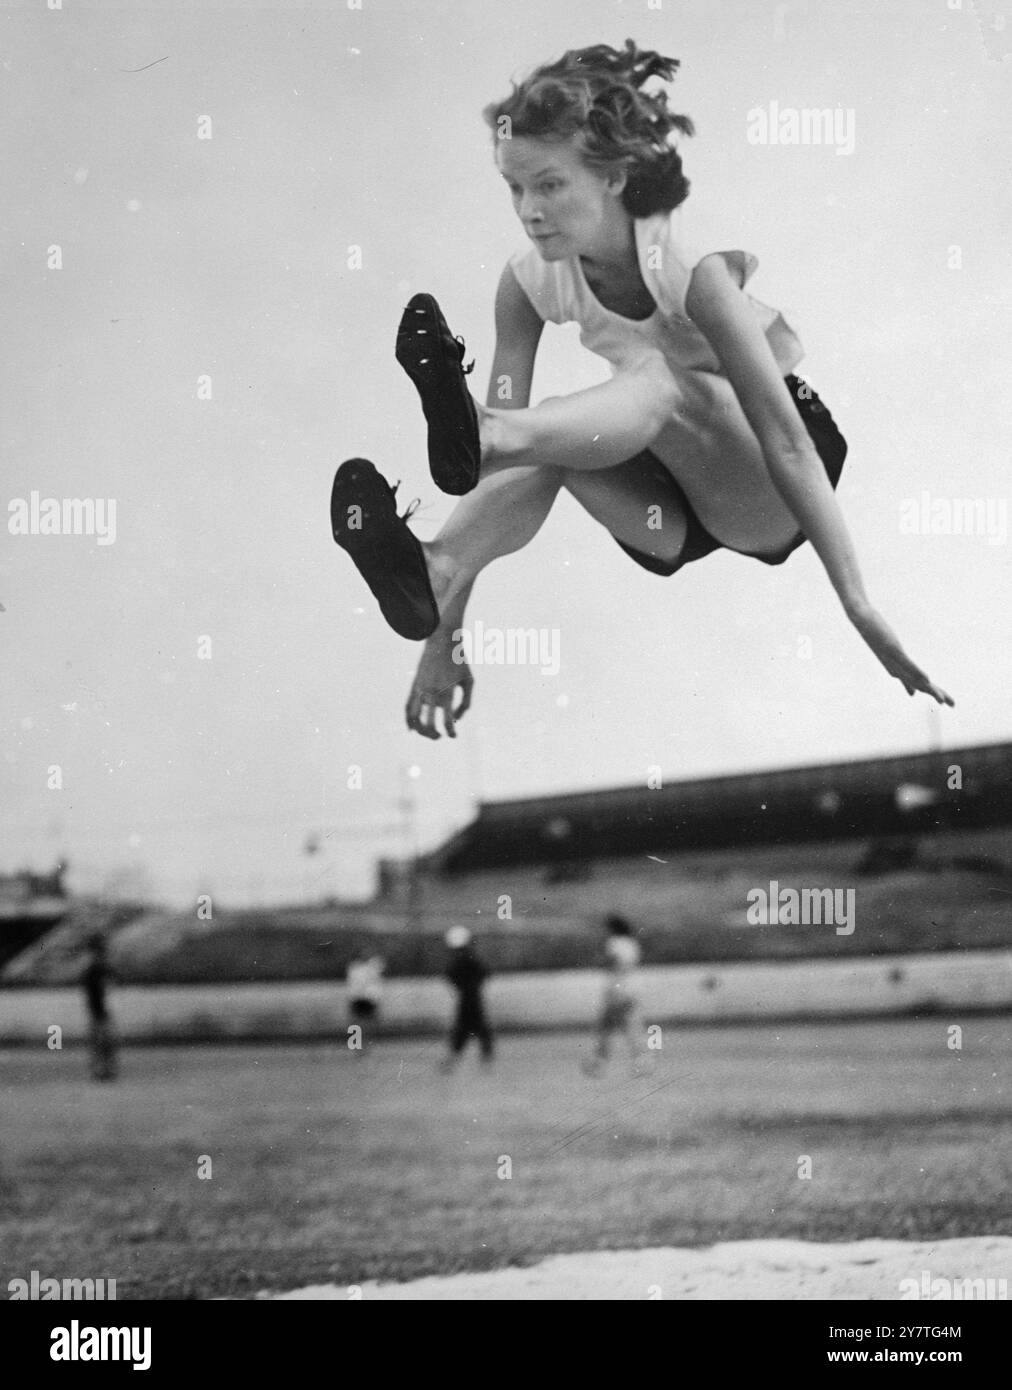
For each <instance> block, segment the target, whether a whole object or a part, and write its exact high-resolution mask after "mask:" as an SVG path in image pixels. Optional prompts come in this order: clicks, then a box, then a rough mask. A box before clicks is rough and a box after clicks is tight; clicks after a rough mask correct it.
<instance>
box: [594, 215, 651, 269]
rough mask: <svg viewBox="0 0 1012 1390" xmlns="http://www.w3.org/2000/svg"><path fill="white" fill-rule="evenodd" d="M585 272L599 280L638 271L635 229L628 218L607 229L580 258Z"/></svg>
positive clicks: (631, 220)
mask: <svg viewBox="0 0 1012 1390" xmlns="http://www.w3.org/2000/svg"><path fill="white" fill-rule="evenodd" d="M580 261H581V263H582V264H583V266H584V268H585V269H586V270H589V271H590V272H591V274H592V275H594V276H596V277H597V278H599V279H605V280H607V279H611V278H618V277H621V276H623V275H628V274H629V273H630V272H632V271H635V270H638V269H639V260H638V257H637V255H636V227H635V224H634V222H633V219H632V218H631V217H629V216H626V217H625V218H623V220H622V221H621V222H620V223H617V224H616V225H615V226H614V227H613V228H608V229H607V230H606V232H605V235H604V236H602V238H601V241H600V243H598V244H597V245H595V246H594V248H593V250H592V251H590V252H588V253H587V254H585V255H583V256H581V257H580Z"/></svg>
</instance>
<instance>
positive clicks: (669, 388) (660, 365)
mask: <svg viewBox="0 0 1012 1390" xmlns="http://www.w3.org/2000/svg"><path fill="white" fill-rule="evenodd" d="M636 371H637V373H638V374H639V376H640V377H641V378H642V380H643V381H644V383H645V384H646V387H647V389H648V391H649V393H650V404H651V406H652V407H653V409H654V410H655V412H656V415H657V419H658V427H659V426H660V425H661V424H663V422H664V421H665V420H666V419H667V417H668V416H669V415H670V414H671V413H672V411H673V410H674V409H675V407H676V406H677V405H678V402H679V399H680V398H681V391H680V390H679V386H678V383H677V381H676V380H675V378H674V377H673V376H672V374H671V371H670V369H669V367H668V364H667V363H666V362H665V360H664V358H663V357H662V356H661V354H660V353H659V352H657V353H651V355H650V356H649V357H645V358H644V359H643V361H642V362H640V363H638V364H637V367H636Z"/></svg>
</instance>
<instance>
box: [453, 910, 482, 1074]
mask: <svg viewBox="0 0 1012 1390" xmlns="http://www.w3.org/2000/svg"><path fill="white" fill-rule="evenodd" d="M446 944H447V946H448V947H449V948H450V959H449V962H448V963H447V967H446V978H447V979H448V980H449V981H450V984H451V985H452V986H453V988H454V989H455V990H456V991H457V1013H456V1017H455V1018H454V1021H453V1027H452V1028H451V1030H450V1040H449V1041H450V1052H449V1055H448V1056H447V1057H446V1058H445V1059H444V1061H443V1069H444V1071H452V1070H453V1068H454V1066H455V1065H456V1063H457V1059H458V1058H459V1057H460V1054H461V1053H462V1052H463V1050H464V1048H465V1047H466V1046H467V1040H468V1038H477V1039H478V1045H479V1047H480V1048H481V1059H482V1062H483V1063H484V1064H485V1065H486V1066H487V1065H489V1064H490V1063H491V1061H492V1054H493V1051H494V1043H493V1039H492V1029H491V1028H490V1027H489V1022H488V1017H487V1016H486V1013H485V1001H484V999H483V998H482V988H483V986H484V983H485V981H486V980H487V979H488V970H487V969H486V967H485V965H484V964H483V963H482V961H481V960H480V959H479V957H478V953H477V951H476V950H475V948H474V944H473V942H472V940H471V933H470V932H469V931H468V929H467V927H461V926H454V927H451V928H450V930H449V931H448V932H447V933H446Z"/></svg>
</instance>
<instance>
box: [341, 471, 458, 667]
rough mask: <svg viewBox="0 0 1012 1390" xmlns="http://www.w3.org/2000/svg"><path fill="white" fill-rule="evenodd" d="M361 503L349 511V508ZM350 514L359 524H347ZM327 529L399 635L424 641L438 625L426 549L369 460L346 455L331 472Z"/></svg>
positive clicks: (411, 639) (437, 613) (437, 611)
mask: <svg viewBox="0 0 1012 1390" xmlns="http://www.w3.org/2000/svg"><path fill="white" fill-rule="evenodd" d="M353 507H357V508H359V509H360V510H359V512H358V513H357V515H356V514H353V513H352V512H351V508H353ZM353 515H355V519H356V520H357V521H358V522H359V525H357V526H353V525H351V524H350V522H351V520H352V517H353ZM330 529H331V533H332V535H333V537H334V540H335V541H336V543H337V544H338V545H339V546H340V547H341V549H342V550H344V551H346V552H347V553H348V554H349V555H350V556H351V559H352V561H353V562H354V564H355V568H356V569H357V570H358V572H359V574H360V575H361V576H362V578H363V579H364V580H365V582H366V583H367V584H368V586H369V589H370V591H371V592H372V595H373V597H374V598H375V599H376V601H377V603H378V604H379V606H380V612H381V613H382V614H383V616H384V618H385V619H386V621H387V622H388V623H389V624H390V626H391V627H392V628H393V630H394V632H396V633H397V635H398V636H399V637H406V638H407V639H408V640H409V641H412V642H422V641H424V640H425V639H426V638H427V637H431V636H432V634H433V633H434V632H435V630H436V628H437V627H438V626H439V609H438V607H437V605H436V600H435V596H434V595H433V592H432V585H431V584H430V582H429V572H428V568H427V566H426V564H425V553H424V551H423V550H422V547H421V544H420V543H419V541H418V538H417V537H416V536H415V535H413V534H412V532H411V530H410V529H409V527H408V525H407V523H406V522H405V521H404V520H403V518H402V517H399V516H398V515H397V508H396V505H395V504H394V501H393V498H392V496H391V492H390V487H389V486H388V484H387V483H386V482H385V481H384V479H383V477H382V475H381V474H380V473H379V472H378V470H377V469H376V467H375V466H374V465H373V464H372V463H370V462H369V460H368V459H347V460H346V461H345V462H344V463H342V464H341V467H340V468H339V469H338V470H337V473H336V474H335V476H334V485H333V487H332V489H331V493H330Z"/></svg>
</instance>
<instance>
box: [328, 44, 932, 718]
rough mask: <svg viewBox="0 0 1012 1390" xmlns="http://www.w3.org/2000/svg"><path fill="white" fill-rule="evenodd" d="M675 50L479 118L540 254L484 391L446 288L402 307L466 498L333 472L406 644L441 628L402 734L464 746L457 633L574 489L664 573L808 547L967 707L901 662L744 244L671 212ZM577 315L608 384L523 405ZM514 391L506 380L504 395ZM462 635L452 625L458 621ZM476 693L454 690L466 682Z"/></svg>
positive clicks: (823, 436) (337, 496)
mask: <svg viewBox="0 0 1012 1390" xmlns="http://www.w3.org/2000/svg"><path fill="white" fill-rule="evenodd" d="M677 67H678V61H677V60H676V59H674V58H664V57H662V56H661V55H660V54H658V53H654V52H651V51H643V50H639V49H637V48H636V46H635V45H634V44H633V42H632V41H631V40H629V41H628V42H627V43H626V46H625V49H624V50H621V51H620V50H617V49H613V48H610V47H608V46H607V45H604V44H601V45H597V46H595V47H593V48H584V49H577V50H573V51H571V52H569V53H566V54H565V56H564V57H562V58H561V59H560V60H559V61H558V62H556V63H552V64H549V65H547V66H545V67H541V68H538V69H537V71H536V72H534V73H533V74H532V75H531V76H530V77H528V78H527V79H526V81H524V82H522V83H521V84H520V85H519V86H514V90H513V92H512V94H511V95H510V96H508V97H507V98H506V99H505V100H504V101H502V102H499V103H497V104H495V105H493V106H490V107H488V108H487V109H486V111H485V113H484V114H485V119H486V120H487V122H488V124H489V126H490V127H491V129H492V132H493V145H494V149H495V160H496V164H497V166H498V168H499V172H500V173H501V174H502V177H503V179H504V180H505V182H506V185H507V187H508V189H509V192H510V196H511V198H512V200H513V208H514V211H515V212H516V214H517V216H518V217H519V219H520V221H521V224H522V225H523V229H524V231H525V232H526V234H527V236H528V238H529V239H530V242H531V246H530V248H529V249H528V250H527V251H526V252H520V253H518V254H517V255H515V256H513V257H512V258H511V259H510V261H509V262H508V264H507V265H506V268H505V269H504V271H503V273H502V276H501V278H500V281H499V288H498V291H497V293H496V301H495V325H496V346H495V356H494V359H493V362H492V374H491V384H490V387H489V393H488V405H487V406H482V405H480V404H479V403H478V402H477V401H475V400H474V398H473V397H472V396H471V394H470V392H469V391H468V389H467V383H466V379H465V375H466V373H467V372H468V371H469V370H470V368H469V367H465V366H464V365H463V359H464V355H465V351H464V344H463V342H462V340H460V339H459V338H456V337H454V335H453V334H452V333H451V332H450V330H449V329H448V327H447V325H446V323H445V321H444V319H443V316H442V314H441V313H440V310H439V306H438V304H437V303H436V301H435V300H434V299H433V297H432V296H431V295H428V294H418V295H415V296H414V298H413V299H412V300H411V301H410V303H409V304H408V307H407V308H406V310H405V311H404V315H403V317H402V319H401V324H400V328H399V330H398V333H397V348H396V356H397V360H398V362H399V363H400V364H401V366H402V367H403V368H404V370H405V371H406V372H407V374H408V376H409V377H410V378H411V380H412V381H413V382H414V385H415V387H416V388H417V390H418V393H419V395H420V397H421V403H422V410H423V412H424V415H425V419H426V422H427V426H428V454H429V466H430V469H431V472H432V477H433V479H434V481H435V482H436V484H437V486H439V487H440V488H442V490H443V491H444V492H448V493H454V494H457V495H461V494H467V495H466V497H465V498H464V500H463V501H461V502H460V503H458V505H457V507H456V508H455V509H454V511H453V513H452V514H451V516H450V517H449V519H448V521H447V522H446V524H445V526H444V527H443V529H442V530H441V531H440V533H439V535H438V536H436V538H435V539H434V540H431V541H427V542H421V541H419V540H418V539H417V537H415V536H414V535H413V533H412V532H411V530H410V529H409V527H408V525H407V518H408V515H410V510H409V513H408V514H407V515H405V516H403V517H402V516H399V515H398V513H397V506H396V501H395V497H394V489H393V488H392V487H391V486H390V485H389V484H388V483H387V482H386V481H385V480H384V479H383V478H382V477H381V475H380V474H379V473H378V472H377V470H376V469H375V468H374V467H373V465H372V464H371V463H369V462H368V461H367V460H365V459H349V460H348V461H347V462H346V463H344V464H342V465H341V467H340V468H339V469H338V472H337V476H336V478H335V480H334V489H333V493H332V498H331V523H332V527H333V533H334V539H335V540H336V541H337V543H338V545H340V546H342V547H343V548H344V549H345V550H347V551H348V553H349V555H350V556H351V558H352V560H353V561H354V562H355V564H356V566H357V567H358V569H359V571H360V573H361V574H362V576H363V578H364V579H365V580H366V582H367V584H368V585H369V587H370V589H371V590H372V592H373V594H374V595H375V597H376V598H377V600H378V601H379V605H380V608H381V610H382V612H383V615H384V617H385V618H386V620H387V622H388V623H389V624H390V625H391V627H393V628H394V630H395V631H396V632H398V633H400V634H401V636H403V637H408V638H412V639H415V640H425V644H426V645H425V649H424V652H423V654H422V660H421V663H420V665H419V668H418V672H417V675H416V676H415V680H414V684H413V686H412V688H411V693H410V695H409V698H408V704H407V711H406V713H407V722H408V727H409V728H411V729H414V730H416V731H417V732H418V733H420V734H423V735H424V736H425V737H426V738H439V737H440V729H439V727H438V725H437V718H436V711H437V710H441V711H442V723H443V731H444V732H445V733H446V734H448V735H449V736H450V737H451V738H453V737H455V736H456V728H455V725H456V722H457V720H459V719H460V717H461V715H462V714H463V713H464V711H465V710H466V709H467V708H468V706H469V704H470V700H471V687H472V685H473V678H472V676H471V673H470V671H469V670H468V668H467V666H466V665H465V664H463V663H462V662H461V661H460V659H459V658H460V644H459V640H458V639H455V638H454V632H455V631H458V630H459V629H461V628H462V627H463V621H464V609H465V606H466V604H467V600H468V597H469V595H470V592H471V588H472V586H473V584H474V581H475V578H476V577H477V575H478V574H479V573H480V572H481V570H483V569H484V568H485V566H486V565H488V564H489V563H490V562H491V561H492V560H495V559H497V558H498V557H499V556H501V555H509V554H511V553H512V552H513V551H516V550H519V549H521V547H523V546H525V545H526V544H527V542H528V541H530V540H531V539H532V538H533V537H534V535H535V534H536V533H537V531H538V529H539V527H540V526H541V524H542V522H543V521H544V520H545V517H546V516H547V515H548V513H549V511H550V510H551V507H552V503H553V502H554V500H555V496H556V494H557V493H558V491H559V489H560V488H566V489H567V491H569V492H570V493H571V494H572V495H573V496H574V497H575V498H576V499H577V501H578V502H580V503H581V505H582V506H583V507H584V508H585V509H586V510H587V511H588V512H589V513H590V515H591V516H592V517H594V518H595V519H596V520H597V521H599V522H600V523H601V524H602V525H603V526H604V527H605V528H606V529H607V530H608V531H610V532H611V534H612V536H613V537H614V538H615V540H616V541H617V542H618V544H619V545H620V546H621V547H622V549H623V550H624V551H625V552H626V553H627V554H628V555H629V556H630V557H631V559H633V560H635V562H636V563H637V564H639V565H642V566H643V567H644V568H645V569H647V570H649V571H651V573H653V574H658V575H672V574H674V573H675V572H676V571H677V570H679V569H681V567H682V566H683V565H686V564H689V563H690V562H691V561H693V560H698V559H700V558H701V557H703V556H704V555H708V554H710V553H711V552H712V551H714V550H719V549H720V548H721V547H726V548H727V549H729V550H735V551H738V553H739V554H742V555H749V556H752V557H753V558H755V559H757V560H761V561H763V563H764V564H768V565H779V564H781V563H782V562H783V561H784V560H786V559H787V557H788V556H789V555H790V554H791V553H792V552H793V551H794V550H796V549H797V548H798V546H800V545H802V544H803V543H804V541H805V540H806V539H807V540H809V541H811V543H812V545H813V546H814V547H815V550H816V552H817V554H818V556H819V559H820V560H821V561H822V564H823V566H824V567H825V570H826V573H827V575H828V576H829V580H830V583H831V584H832V585H833V588H834V589H835V590H836V592H837V595H838V596H839V599H840V602H841V603H842V604H843V608H844V611H845V612H846V614H847V616H848V618H849V619H850V621H851V622H852V623H853V624H854V626H855V627H856V629H857V631H858V632H859V633H860V634H861V636H862V637H863V638H864V640H865V642H866V643H867V644H868V646H869V647H870V648H871V650H872V651H873V652H874V653H875V655H876V656H877V657H878V659H879V661H880V662H881V663H882V665H883V666H884V667H885V668H886V670H887V671H888V672H889V673H890V675H892V676H895V677H896V679H897V680H899V681H900V682H901V683H902V684H903V686H904V687H905V688H906V690H907V692H908V693H909V694H911V695H912V694H913V693H914V692H915V691H917V690H922V691H924V692H926V693H927V694H928V695H930V696H932V697H933V698H934V699H935V700H937V701H938V702H939V703H940V704H947V705H951V704H952V703H953V702H952V700H951V698H950V697H949V696H948V695H947V694H946V693H945V691H944V690H941V689H939V687H938V686H936V685H934V684H932V682H931V681H930V680H929V679H928V677H927V676H926V675H925V674H924V672H923V671H922V670H920V668H919V667H918V666H916V665H915V664H914V662H913V661H911V660H910V658H909V657H908V656H907V655H906V653H905V652H904V650H903V648H902V646H901V645H900V643H899V641H898V639H897V638H896V636H895V634H894V633H893V632H892V631H891V629H890V628H889V627H888V626H887V624H886V623H885V621H884V620H883V618H882V617H881V615H880V614H879V613H878V612H877V611H876V609H875V608H874V607H873V606H872V605H871V603H870V602H869V600H868V598H867V596H866V594H865V591H864V585H863V584H862V581H861V575H860V571H859V569H858V564H857V557H856V555H855V553H854V547H853V545H852V544H851V541H850V537H849V535H848V533H847V528H846V525H845V524H844V520H843V515H842V513H841V511H840V507H839V505H838V503H837V500H836V497H835V494H834V489H835V487H836V484H837V481H838V479H839V476H840V471H841V468H842V466H843V460H844V456H845V455H846V452H847V445H846V442H845V441H844V439H843V437H842V435H841V434H840V432H839V430H838V429H837V428H836V426H835V424H834V423H833V420H832V417H831V416H830V414H829V412H828V411H827V409H826V407H825V406H824V405H823V404H822V402H821V401H820V400H819V398H818V396H817V395H816V394H815V392H814V391H813V390H811V388H810V387H809V386H807V384H806V383H804V382H803V381H801V380H800V379H799V378H798V377H797V376H795V375H794V374H793V372H794V368H795V367H796V366H797V365H798V363H799V361H800V360H801V357H802V355H803V352H802V348H801V344H800V342H799V341H798V339H797V337H796V336H795V334H794V333H793V331H792V330H791V328H790V327H789V326H788V324H787V323H786V322H785V321H784V319H783V318H782V317H781V315H780V314H779V313H778V312H777V311H776V310H775V309H771V308H769V307H768V306H767V305H765V304H762V303H760V302H759V301H758V300H755V299H753V298H751V296H750V295H748V294H746V293H745V291H744V285H745V283H746V281H747V280H748V279H749V277H750V276H751V275H752V273H753V272H754V270H755V268H756V265H757V262H756V259H755V257H754V256H752V255H751V254H750V253H749V252H747V251H741V250H730V251H726V250H724V251H714V252H711V253H710V254H704V255H699V254H698V253H697V252H695V251H692V250H690V249H689V248H688V247H687V246H685V245H684V243H683V242H682V240H681V237H680V234H679V231H678V227H677V219H673V218H672V213H673V212H674V210H675V209H676V208H677V207H678V206H679V205H680V204H681V203H682V202H683V201H684V200H685V197H686V195H687V193H688V188H689V185H688V182H687V180H686V179H685V177H684V175H683V173H682V161H681V158H680V156H679V154H678V151H677V150H676V149H675V148H674V146H673V145H672V144H671V142H670V140H669V136H670V135H671V132H673V131H678V132H680V133H681V134H683V135H691V134H692V123H691V121H689V120H688V118H687V117H685V116H678V115H675V114H674V113H673V112H671V111H669V110H668V105H667V97H666V94H665V92H664V91H663V90H653V91H650V92H646V91H644V90H643V88H644V84H645V83H646V82H647V81H648V80H649V79H651V78H660V79H663V80H664V81H670V80H671V79H672V78H673V77H674V74H675V71H676V69H677ZM546 320H550V321H551V322H552V323H568V322H571V321H575V322H576V323H578V324H579V325H580V330H581V341H582V342H583V343H584V345H585V346H586V347H587V348H589V349H590V351H591V352H595V353H597V354H598V355H599V356H601V357H603V358H604V359H605V360H606V361H607V362H608V363H609V364H610V365H611V368H612V372H613V375H612V378H611V380H610V381H607V382H605V383H603V384H602V385H599V386H592V387H590V388H589V389H587V390H584V391H577V392H575V393H574V394H573V395H571V396H565V397H558V398H555V399H551V400H547V401H543V402H542V403H541V404H540V405H537V406H534V407H533V408H528V401H529V399H530V391H531V379H532V376H533V372H534V358H535V354H536V352H537V348H538V343H539V340H540V338H541V332H542V329H543V327H544V324H545V321H546ZM504 384H505V385H504ZM458 637H459V634H458ZM458 689H459V690H460V692H461V694H460V698H459V702H458V700H457V691H458Z"/></svg>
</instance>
